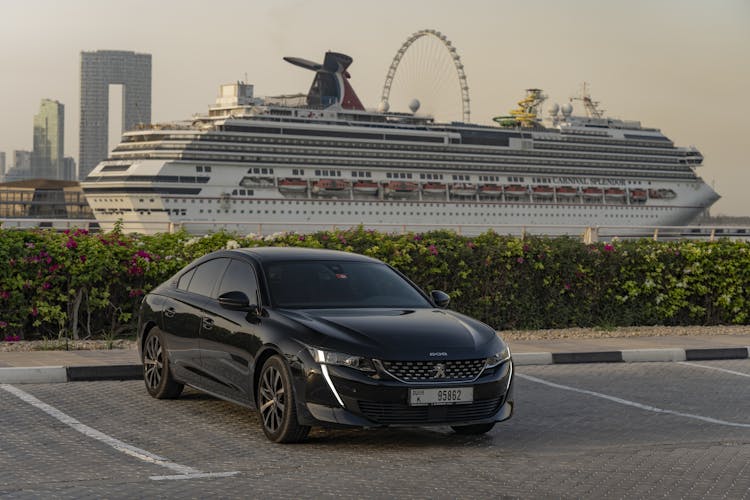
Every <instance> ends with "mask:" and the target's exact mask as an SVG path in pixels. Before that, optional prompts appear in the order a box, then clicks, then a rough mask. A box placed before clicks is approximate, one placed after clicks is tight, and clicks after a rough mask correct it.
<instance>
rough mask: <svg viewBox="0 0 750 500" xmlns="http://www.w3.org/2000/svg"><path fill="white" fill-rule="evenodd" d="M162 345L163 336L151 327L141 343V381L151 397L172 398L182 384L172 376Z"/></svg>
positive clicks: (178, 393) (179, 391)
mask: <svg viewBox="0 0 750 500" xmlns="http://www.w3.org/2000/svg"><path fill="white" fill-rule="evenodd" d="M164 345H165V344H164V337H163V336H162V335H161V334H160V333H159V332H158V331H156V330H155V329H151V331H150V332H148V335H147V336H146V342H144V344H143V359H142V360H141V361H143V381H144V382H145V383H146V390H147V391H148V393H149V394H151V396H152V397H154V398H156V399H174V398H177V397H179V396H180V394H181V393H182V389H183V387H184V386H183V385H182V384H181V383H179V382H177V381H176V380H175V379H174V377H173V376H172V371H171V370H170V369H169V358H168V357H167V350H166V349H165V347H164Z"/></svg>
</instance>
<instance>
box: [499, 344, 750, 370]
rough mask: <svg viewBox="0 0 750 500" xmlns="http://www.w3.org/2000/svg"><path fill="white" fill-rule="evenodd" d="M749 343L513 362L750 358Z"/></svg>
mask: <svg viewBox="0 0 750 500" xmlns="http://www.w3.org/2000/svg"><path fill="white" fill-rule="evenodd" d="M748 358H750V347H724V348H712V349H626V350H622V351H598V352H596V351H595V352H519V353H513V362H514V363H515V364H516V365H517V366H523V365H556V364H571V363H650V362H669V361H708V360H719V359H748Z"/></svg>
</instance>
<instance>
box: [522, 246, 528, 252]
mask: <svg viewBox="0 0 750 500" xmlns="http://www.w3.org/2000/svg"><path fill="white" fill-rule="evenodd" d="M528 251H529V245H524V246H523V253H526V252H528Z"/></svg>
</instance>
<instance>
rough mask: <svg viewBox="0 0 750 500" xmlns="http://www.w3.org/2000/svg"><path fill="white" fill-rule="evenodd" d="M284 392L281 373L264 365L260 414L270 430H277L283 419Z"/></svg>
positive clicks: (272, 431) (284, 406)
mask: <svg viewBox="0 0 750 500" xmlns="http://www.w3.org/2000/svg"><path fill="white" fill-rule="evenodd" d="M285 410H286V392H285V390H284V381H283V380H282V378H281V373H280V372H279V370H277V369H276V367H274V366H268V367H266V369H265V371H264V372H263V376H262V377H261V381H260V414H261V416H262V417H263V425H264V426H265V428H266V429H267V430H268V431H269V432H271V433H276V432H278V430H279V428H280V427H281V425H282V423H283V420H284V411H285Z"/></svg>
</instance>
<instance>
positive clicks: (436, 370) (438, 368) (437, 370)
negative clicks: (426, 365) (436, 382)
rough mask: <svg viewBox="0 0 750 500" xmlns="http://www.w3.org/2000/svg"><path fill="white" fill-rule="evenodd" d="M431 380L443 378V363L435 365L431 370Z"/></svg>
mask: <svg viewBox="0 0 750 500" xmlns="http://www.w3.org/2000/svg"><path fill="white" fill-rule="evenodd" d="M432 373H433V375H432V378H445V364H444V363H437V364H436V365H435V366H434V367H433V368H432Z"/></svg>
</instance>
